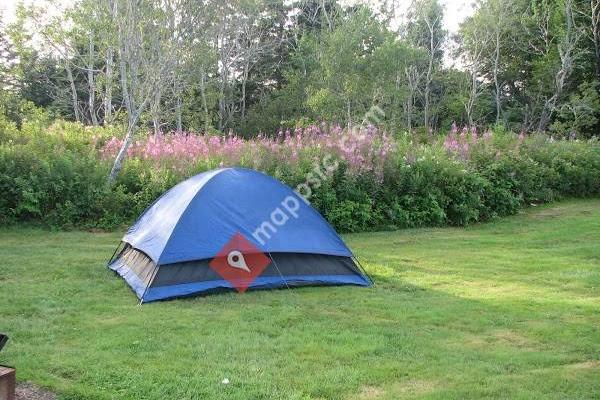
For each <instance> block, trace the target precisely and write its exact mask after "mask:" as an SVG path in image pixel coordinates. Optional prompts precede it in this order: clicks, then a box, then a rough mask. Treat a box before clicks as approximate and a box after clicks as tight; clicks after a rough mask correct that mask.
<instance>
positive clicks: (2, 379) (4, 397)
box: [0, 365, 16, 400]
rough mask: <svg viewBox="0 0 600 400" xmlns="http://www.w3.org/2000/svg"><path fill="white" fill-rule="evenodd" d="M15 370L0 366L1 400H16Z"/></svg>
mask: <svg viewBox="0 0 600 400" xmlns="http://www.w3.org/2000/svg"><path fill="white" fill-rule="evenodd" d="M15 383H16V374H15V369H14V368H10V367H4V366H2V365H0V400H15Z"/></svg>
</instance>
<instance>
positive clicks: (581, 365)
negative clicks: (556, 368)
mask: <svg viewBox="0 0 600 400" xmlns="http://www.w3.org/2000/svg"><path fill="white" fill-rule="evenodd" d="M565 367H566V368H569V369H577V370H581V369H600V361H599V360H589V361H583V362H578V363H574V364H569V365H565Z"/></svg>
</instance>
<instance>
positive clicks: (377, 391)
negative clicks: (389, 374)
mask: <svg viewBox="0 0 600 400" xmlns="http://www.w3.org/2000/svg"><path fill="white" fill-rule="evenodd" d="M384 394H385V391H384V390H383V389H382V388H379V387H377V386H363V387H362V388H361V389H360V392H359V394H358V395H357V396H356V397H354V398H356V399H360V400H370V399H378V398H380V397H381V396H383V395H384Z"/></svg>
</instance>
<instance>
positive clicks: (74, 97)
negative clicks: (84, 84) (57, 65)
mask: <svg viewBox="0 0 600 400" xmlns="http://www.w3.org/2000/svg"><path fill="white" fill-rule="evenodd" d="M65 70H66V71H67V78H68V79H69V86H70V87H71V101H72V104H73V114H74V115H75V120H76V121H77V122H81V115H80V114H79V99H78V98H77V88H76V87H75V80H74V79H73V71H72V70H71V64H70V61H69V60H65Z"/></svg>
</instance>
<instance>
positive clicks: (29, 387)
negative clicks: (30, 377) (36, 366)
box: [15, 383, 56, 400]
mask: <svg viewBox="0 0 600 400" xmlns="http://www.w3.org/2000/svg"><path fill="white" fill-rule="evenodd" d="M15 394H16V397H15V400H56V395H55V394H54V393H52V392H49V391H47V390H44V389H42V388H40V387H38V386H36V385H33V384H31V383H19V384H17V388H16V393H15Z"/></svg>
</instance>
